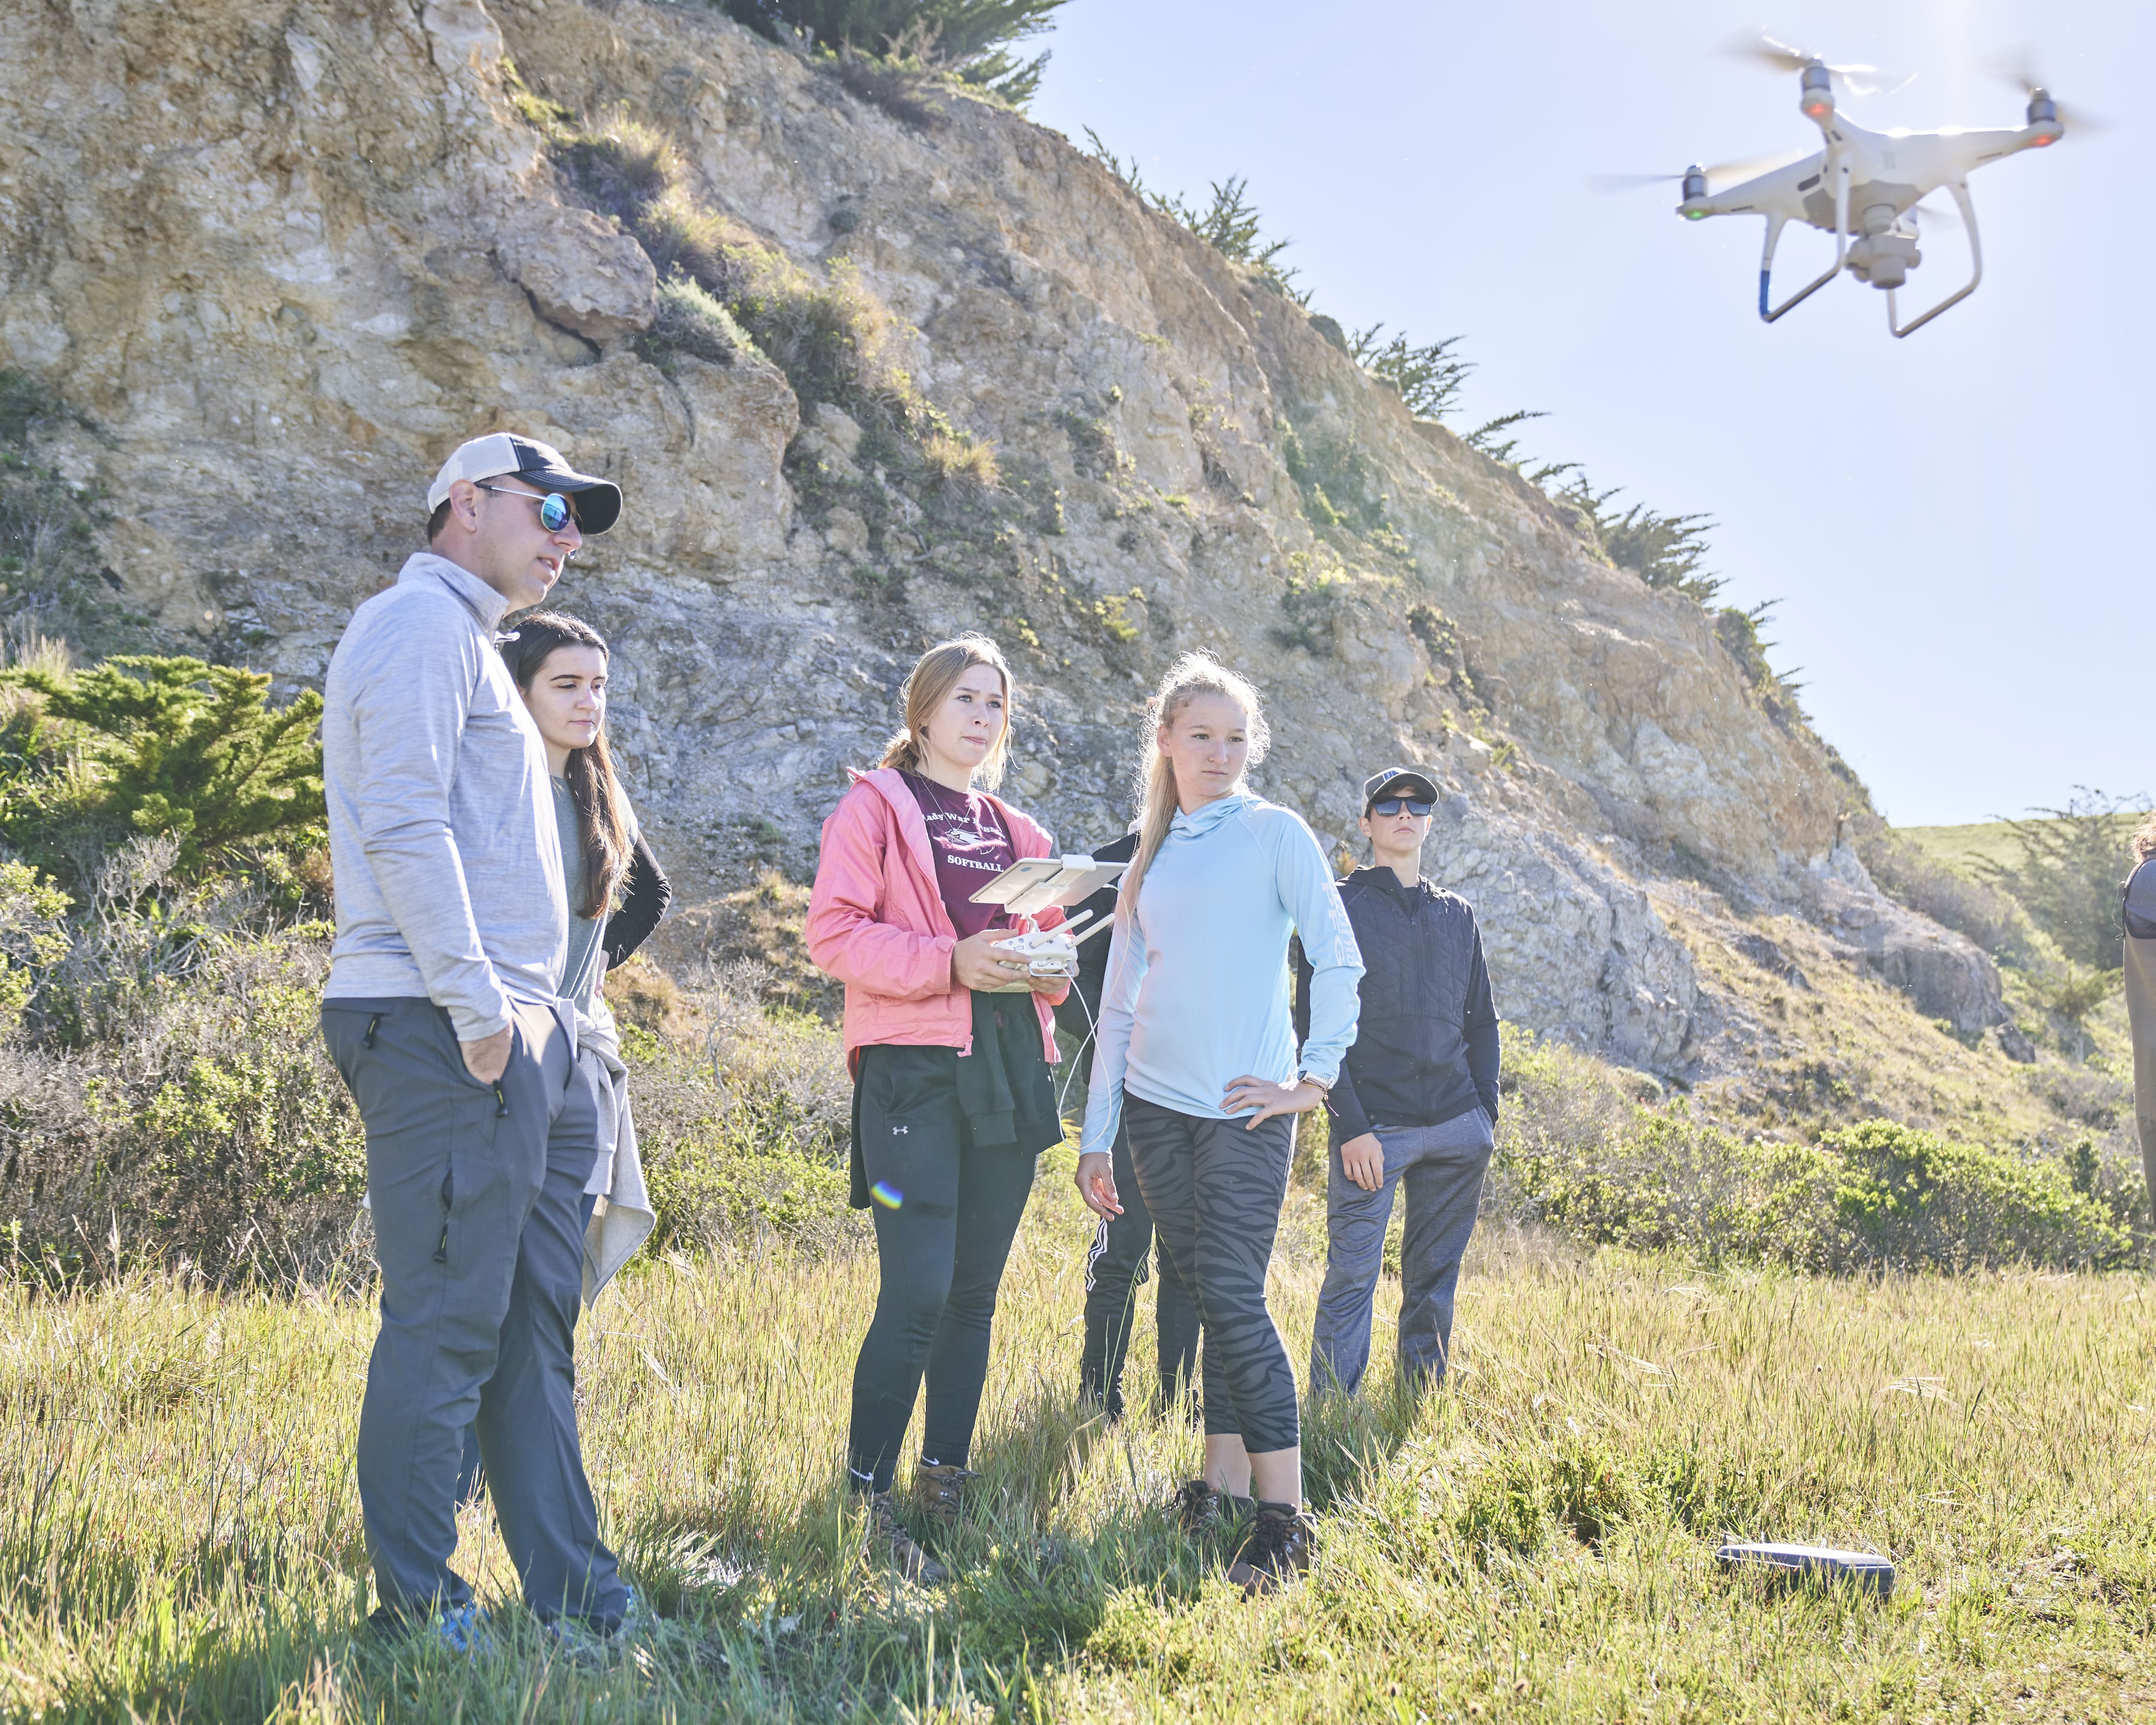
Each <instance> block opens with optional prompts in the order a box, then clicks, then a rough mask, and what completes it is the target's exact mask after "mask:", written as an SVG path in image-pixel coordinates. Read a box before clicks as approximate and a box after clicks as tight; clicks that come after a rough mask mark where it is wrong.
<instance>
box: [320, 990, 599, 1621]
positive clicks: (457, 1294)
mask: <svg viewBox="0 0 2156 1725" xmlns="http://www.w3.org/2000/svg"><path fill="white" fill-rule="evenodd" d="M566 1014H567V1008H566V1007H560V1006H555V1007H546V1006H526V1005H521V1004H520V1005H519V1006H518V1007H517V1009H516V1034H515V1038H514V1042H513V1045H512V1047H511V1053H510V1057H509V1066H508V1070H506V1071H505V1072H504V1073H503V1074H502V1076H501V1081H500V1084H499V1085H496V1086H486V1085H482V1084H481V1083H480V1082H479V1081H478V1080H477V1079H475V1078H474V1077H473V1076H471V1074H470V1071H469V1070H466V1068H465V1063H464V1055H463V1053H462V1051H461V1050H459V1047H458V1045H457V1039H456V1033H455V1031H454V1029H451V1028H450V1024H449V1014H447V1013H445V1012H444V1011H443V1010H442V1009H440V1008H439V1007H437V1006H435V1005H434V1004H433V1003H432V1002H431V1001H428V1000H424V999H408V998H406V999H382V1000H328V1001H325V1002H324V1003H323V1004H322V1034H323V1036H324V1038H325V1039H326V1040H327V1041H328V1043H329V1046H330V1053H331V1057H332V1058H333V1059H335V1060H336V1065H337V1070H339V1071H340V1072H341V1073H342V1074H343V1075H344V1080H345V1082H346V1085H347V1086H350V1087H351V1090H352V1096H353V1099H354V1100H355V1101H357V1103H358V1104H359V1111H360V1117H361V1119H362V1121H364V1122H365V1123H366V1126H367V1191H368V1193H369V1194H370V1196H371V1199H372V1204H373V1206H374V1237H375V1255H376V1257H377V1259H378V1260H380V1263H381V1266H382V1329H381V1332H380V1333H379V1334H378V1335H377V1337H375V1343H374V1353H373V1355H372V1358H370V1359H369V1361H368V1362H367V1396H366V1399H365V1400H364V1401H363V1402H362V1404H361V1407H360V1414H359V1469H358V1471H359V1502H360V1512H361V1516H362V1520H363V1521H364V1522H365V1526H366V1532H367V1552H368V1554H369V1556H370V1557H371V1558H372V1560H373V1563H374V1581H375V1589H376V1591H377V1593H378V1594H380V1595H381V1599H382V1613H383V1614H384V1615H387V1616H388V1617H389V1618H393V1619H405V1620H410V1619H415V1618H423V1617H424V1616H425V1615H427V1614H428V1613H429V1611H431V1610H433V1609H435V1608H436V1607H437V1606H441V1607H447V1608H452V1609H454V1608H455V1607H457V1606H460V1605H462V1604H465V1602H466V1601H468V1600H469V1599H470V1598H471V1589H470V1587H469V1586H468V1585H466V1584H465V1580H464V1579H463V1577H461V1576H459V1575H458V1574H456V1573H455V1572H454V1570H452V1569H451V1568H449V1557H450V1554H451V1553H452V1552H454V1549H455V1548H456V1543H457V1525H456V1490H457V1475H458V1463H459V1455H460V1451H461V1448H462V1438H463V1434H464V1430H465V1427H466V1426H467V1425H470V1423H471V1422H472V1420H473V1417H474V1415H475V1414H476V1415H477V1418H478V1424H479V1443H480V1454H481V1455H482V1456H483V1457H484V1458H485V1466H486V1476H487V1485H488V1489H489V1491H490V1492H491V1493H492V1495H493V1498H494V1512H495V1521H496V1522H497V1523H498V1524H499V1525H500V1528H501V1537H502V1543H504V1544H505V1545H506V1546H507V1547H508V1548H509V1556H510V1560H511V1562H512V1563H515V1564H516V1573H517V1574H518V1576H519V1577H520V1578H521V1579H522V1581H523V1584H524V1596H525V1599H526V1601H527V1602H528V1603H529V1604H530V1605H531V1609H532V1610H533V1611H534V1612H535V1613H536V1615H538V1616H540V1617H541V1618H542V1619H547V1620H551V1619H553V1618H556V1617H559V1616H571V1617H581V1618H585V1619H588V1620H590V1621H592V1622H593V1624H595V1625H598V1627H600V1628H602V1629H604V1630H612V1629H613V1627H614V1626H615V1625H618V1624H619V1622H620V1620H621V1618H622V1615H623V1609H624V1605H625V1604H626V1591H625V1589H624V1587H623V1585H622V1582H621V1578H620V1576H619V1574H617V1573H616V1568H615V1563H614V1558H613V1553H611V1552H609V1551H608V1549H607V1548H605V1547H604V1546H603V1545H602V1544H601V1543H599V1538H598V1510H597V1507H596V1506H595V1505H594V1504H593V1502H592V1491H591V1486H590V1484H589V1483H588V1481H587V1480H586V1478H585V1476H584V1462H583V1451H582V1450H580V1449H579V1448H578V1446H577V1403H576V1359H575V1355H574V1352H573V1347H574V1333H575V1326H576V1318H577V1301H579V1299H580V1298H581V1297H582V1296H583V1262H584V1260H583V1250H584V1241H583V1230H582V1228H580V1227H579V1226H578V1225H577V1223H578V1218H579V1215H580V1213H581V1209H582V1204H583V1190H584V1184H585V1182H586V1181H588V1179H589V1178H591V1172H592V1166H593V1162H594V1161H595V1160H596V1159H597V1158H598V1099H597V1098H596V1097H595V1096H593V1094H592V1091H591V1086H590V1081H589V1080H588V1078H586V1077H584V1076H583V1073H582V1071H581V1070H580V1069H579V1066H578V1064H577V1062H576V1061H575V1060H572V1058H571V1052H570V1050H571V1042H570V1036H571V1032H570V1029H569V1028H568V1027H567V1025H566V1024H565V1023H564V1019H565V1017H566Z"/></svg>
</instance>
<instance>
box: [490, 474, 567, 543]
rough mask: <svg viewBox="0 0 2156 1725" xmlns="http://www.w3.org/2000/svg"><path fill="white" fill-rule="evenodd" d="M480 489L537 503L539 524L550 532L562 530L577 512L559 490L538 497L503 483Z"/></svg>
mask: <svg viewBox="0 0 2156 1725" xmlns="http://www.w3.org/2000/svg"><path fill="white" fill-rule="evenodd" d="M479 489H480V490H482V491H492V492H493V493H495V495H497V496H500V497H521V498H523V499H525V500H526V501H527V502H531V503H536V504H537V505H538V506H539V525H540V526H542V527H544V528H545V529H546V530H547V531H548V532H550V533H558V532H560V531H562V528H563V527H565V526H567V525H568V524H569V519H570V517H571V516H572V515H573V514H574V512H575V511H572V509H571V508H570V507H569V500H568V499H567V498H566V497H564V496H563V495H562V494H561V493H560V492H559V491H549V492H547V495H545V496H543V497H538V496H534V495H532V494H531V492H529V491H511V490H507V489H506V487H504V486H501V485H481V486H480V488H479Z"/></svg>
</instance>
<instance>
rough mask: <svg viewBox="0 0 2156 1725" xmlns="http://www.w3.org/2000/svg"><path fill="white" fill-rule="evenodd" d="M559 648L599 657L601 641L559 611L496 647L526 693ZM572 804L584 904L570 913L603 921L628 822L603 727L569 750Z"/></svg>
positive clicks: (623, 870) (625, 863)
mask: <svg viewBox="0 0 2156 1725" xmlns="http://www.w3.org/2000/svg"><path fill="white" fill-rule="evenodd" d="M564 647H595V648H597V649H598V651H599V652H600V653H601V654H602V655H603V654H604V653H605V652H606V650H607V644H606V637H605V636H603V635H602V634H600V633H599V632H598V630H597V629H593V627H592V626H591V624H588V623H585V622H583V621H580V620H579V619H577V618H574V617H567V616H564V615H563V614H562V613H561V612H559V611H534V612H533V613H532V614H531V615H530V616H529V617H526V618H524V619H521V621H519V622H518V624H517V625H516V634H513V635H511V637H510V638H509V639H507V640H505V641H504V642H503V643H502V644H501V656H502V658H503V659H505V660H507V661H508V664H509V675H511V677H513V678H514V679H516V686H517V687H518V688H519V689H521V690H522V691H525V692H526V694H529V693H530V692H531V685H532V684H533V683H534V682H535V681H536V680H538V678H539V677H540V676H541V675H543V674H544V673H545V671H546V669H547V660H549V659H552V657H553V656H554V655H556V654H557V653H558V652H560V651H561V650H562V648H564ZM564 777H565V778H567V780H568V783H569V794H570V796H571V797H572V798H574V799H575V801H576V804H577V837H578V839H580V840H581V841H582V845H583V856H584V901H583V904H582V905H572V906H570V908H571V909H572V910H573V911H576V913H577V915H578V916H604V915H605V914H606V913H607V911H608V907H609V906H612V905H613V896H614V894H615V892H616V891H619V888H620V886H621V883H622V881H623V880H624V878H625V877H626V876H627V875H628V874H629V822H628V820H627V819H626V818H625V817H624V815H623V814H622V808H621V790H620V787H619V784H618V783H617V782H616V780H615V778H614V771H613V756H612V755H610V754H609V753H608V752H607V739H606V725H605V722H604V721H601V723H600V725H599V728H598V735H597V736H595V737H593V738H592V740H591V742H589V743H588V745H587V746H586V747H583V748H580V749H571V750H570V751H569V764H568V769H567V773H565V774H564Z"/></svg>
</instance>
